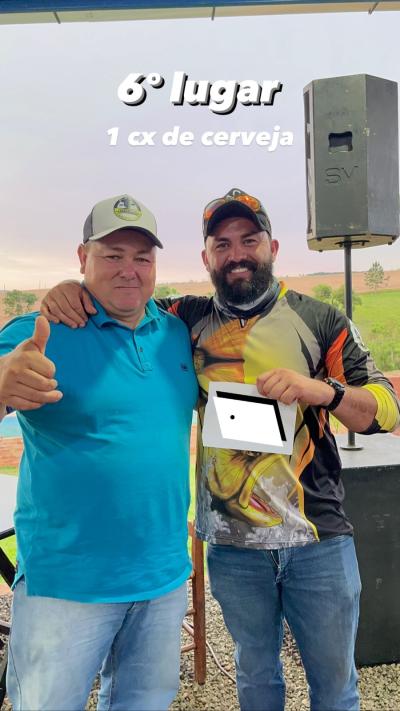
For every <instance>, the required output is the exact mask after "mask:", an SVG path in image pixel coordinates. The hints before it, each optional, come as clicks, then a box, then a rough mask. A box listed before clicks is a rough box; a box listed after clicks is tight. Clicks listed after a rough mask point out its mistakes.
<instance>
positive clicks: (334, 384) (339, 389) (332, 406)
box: [324, 378, 346, 412]
mask: <svg viewBox="0 0 400 711" xmlns="http://www.w3.org/2000/svg"><path fill="white" fill-rule="evenodd" d="M324 383H327V384H328V385H330V386H331V388H333V389H334V391H335V394H334V396H333V400H332V402H330V403H329V405H325V410H328V411H329V412H331V411H332V410H336V408H337V407H338V405H340V403H341V402H342V400H343V396H344V394H345V392H346V388H345V387H344V385H343V383H341V382H339V380H335V378H325V379H324Z"/></svg>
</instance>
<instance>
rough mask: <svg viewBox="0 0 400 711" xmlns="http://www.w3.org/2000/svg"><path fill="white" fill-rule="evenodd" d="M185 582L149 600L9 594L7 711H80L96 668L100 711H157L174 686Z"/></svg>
mask: <svg viewBox="0 0 400 711" xmlns="http://www.w3.org/2000/svg"><path fill="white" fill-rule="evenodd" d="M186 608H187V592H186V583H185V584H184V585H181V586H180V587H179V588H178V589H177V590H173V591H172V592H170V593H167V594H166V595H163V596H161V597H158V598H156V599H154V600H148V601H145V602H134V603H123V602H119V603H80V602H72V601H70V600H58V599H56V598H48V597H28V596H27V595H26V591H25V583H24V581H23V580H21V581H20V582H19V583H18V584H17V586H16V588H15V591H14V599H13V613H12V626H11V635H10V645H9V660H8V661H9V666H8V670H7V693H8V695H9V697H10V699H11V702H12V705H13V709H14V711H30V710H32V711H38V710H39V709H40V711H82V709H84V708H85V705H86V702H87V698H88V696H89V693H90V689H91V687H92V684H93V681H94V678H95V676H96V674H97V672H98V671H99V670H100V667H101V666H102V663H103V666H102V685H101V690H100V693H99V704H98V708H99V709H101V711H111V709H112V711H117V710H119V711H134V710H135V711H136V710H137V711H150V710H151V711H162V710H163V709H167V708H168V706H169V705H170V703H171V702H172V701H173V699H174V697H175V695H176V693H177V691H178V687H179V657H180V630H181V624H182V620H183V617H184V615H185V612H186Z"/></svg>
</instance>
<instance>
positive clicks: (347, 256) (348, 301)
mask: <svg viewBox="0 0 400 711" xmlns="http://www.w3.org/2000/svg"><path fill="white" fill-rule="evenodd" d="M343 249H344V298H345V306H346V316H347V317H348V318H349V319H352V318H353V293H352V279H351V242H346V241H344V242H343ZM340 449H350V450H355V449H363V447H362V445H361V444H356V436H355V434H354V432H351V431H350V430H347V444H345V443H343V444H341V445H340Z"/></svg>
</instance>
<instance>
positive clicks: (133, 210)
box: [114, 196, 142, 222]
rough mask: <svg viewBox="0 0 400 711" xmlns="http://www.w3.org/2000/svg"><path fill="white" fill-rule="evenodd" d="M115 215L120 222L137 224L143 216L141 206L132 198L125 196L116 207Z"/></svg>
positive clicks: (118, 201)
mask: <svg viewBox="0 0 400 711" xmlns="http://www.w3.org/2000/svg"><path fill="white" fill-rule="evenodd" d="M114 215H115V216H116V217H119V219H120V220H127V221H129V222H135V221H136V220H139V219H140V218H141V216H142V211H141V209H140V207H139V205H138V204H137V203H136V202H135V201H134V200H132V198H130V197H128V196H125V197H122V198H120V199H119V200H117V202H116V203H115V205H114Z"/></svg>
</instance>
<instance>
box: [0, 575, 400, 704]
mask: <svg viewBox="0 0 400 711" xmlns="http://www.w3.org/2000/svg"><path fill="white" fill-rule="evenodd" d="M206 600H207V639H208V641H209V642H210V644H211V645H212V648H213V650H214V652H215V654H216V655H217V657H218V659H219V661H220V663H221V664H222V665H223V666H224V667H225V669H226V670H227V671H228V672H229V673H230V674H233V675H234V664H233V645H232V642H231V639H230V637H229V635H228V634H227V632H226V630H225V626H224V623H223V620H222V616H221V612H220V609H219V607H218V605H217V603H216V602H215V601H214V600H213V599H212V597H211V596H210V594H209V591H208V588H207V589H206ZM9 608H10V597H9V596H0V617H1V618H2V619H8V618H9ZM4 641H5V639H4V637H3V638H2V637H0V647H2V646H3V645H2V644H1V643H2V642H3V643H4ZM188 641H189V639H188V638H187V636H186V634H185V633H182V642H183V643H184V644H185V643H187V642H188ZM1 655H2V649H0V658H1ZM282 659H283V664H284V668H285V678H286V685H287V688H286V711H307V709H309V704H308V694H307V686H306V682H305V678H304V672H303V668H302V665H301V661H300V657H299V654H298V651H297V648H296V645H295V642H294V641H293V638H292V637H291V635H290V632H289V631H288V630H287V631H286V634H285V640H284V645H283V652H282ZM359 675H360V692H361V711H383V710H385V711H400V664H386V665H382V666H377V667H364V668H363V669H360V670H359ZM96 697H97V693H96V684H95V687H94V689H93V691H92V694H91V696H90V699H89V702H88V706H87V711H89V710H90V711H92V710H94V709H95V706H96ZM11 708H12V707H11V705H10V704H9V703H8V702H7V700H6V701H5V703H4V705H3V707H2V710H3V711H11ZM238 709H239V706H238V703H237V698H236V693H235V685H234V684H233V682H232V681H231V680H230V679H229V678H228V677H227V676H225V675H224V674H222V673H221V671H220V670H219V669H218V667H217V666H216V664H215V662H214V660H213V658H212V656H211V654H210V652H209V651H207V681H206V683H205V685H204V686H199V685H198V684H196V683H195V682H194V673H193V654H192V653H188V654H184V655H182V659H181V686H180V691H179V694H178V696H177V698H176V700H175V701H174V703H173V704H172V706H171V711H238Z"/></svg>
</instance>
